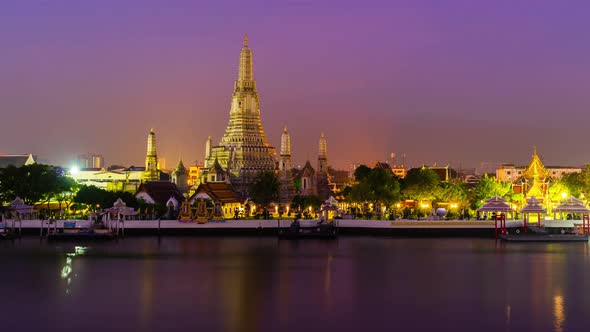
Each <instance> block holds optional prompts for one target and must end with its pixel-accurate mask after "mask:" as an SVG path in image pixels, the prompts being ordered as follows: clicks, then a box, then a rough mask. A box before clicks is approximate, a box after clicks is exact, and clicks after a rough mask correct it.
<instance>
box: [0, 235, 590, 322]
mask: <svg viewBox="0 0 590 332" xmlns="http://www.w3.org/2000/svg"><path fill="white" fill-rule="evenodd" d="M39 243H40V242H39V241H38V240H36V239H32V240H31V241H27V239H26V238H24V239H23V241H22V242H15V243H14V244H10V246H8V245H6V244H4V246H3V247H2V250H0V261H1V262H2V267H3V270H2V280H3V282H2V283H0V294H2V296H3V298H7V299H10V301H5V303H4V306H3V304H2V301H0V312H2V313H4V314H5V315H6V316H7V317H13V316H14V317H15V321H18V322H19V323H18V324H19V326H18V328H17V327H16V326H15V327H11V328H5V326H2V327H3V330H7V331H9V330H15V331H17V330H19V331H20V330H27V331H34V330H43V328H44V327H47V326H51V327H53V326H56V327H57V326H59V327H62V328H63V324H61V325H59V324H57V323H56V322H57V321H59V320H63V319H67V329H69V330H83V331H86V332H90V331H108V330H110V329H112V328H114V327H116V328H118V329H121V330H128V331H137V330H142V331H143V330H145V331H164V330H166V331H173V330H175V329H176V330H179V329H180V328H182V330H187V331H188V330H201V331H263V332H264V331H281V332H283V331H285V332H290V331H301V330H305V329H307V330H310V331H311V330H318V331H330V330H340V331H347V330H350V331H362V330H364V331H388V330H392V329H393V328H394V327H395V328H396V329H399V330H408V329H407V328H405V327H407V326H412V327H414V328H413V329H412V330H423V331H427V330H455V331H481V332H486V331H558V332H563V331H569V330H572V331H578V330H580V331H581V330H585V329H587V328H588V326H589V325H590V323H588V321H587V320H586V317H585V315H586V312H587V311H586V310H585V309H586V308H587V307H588V305H589V304H590V300H588V298H587V297H585V296H582V294H587V293H589V292H590V283H585V282H584V280H585V278H587V276H588V275H590V264H588V258H587V257H588V247H587V246H584V245H546V244H526V245H514V244H510V245H506V246H502V247H499V246H496V245H495V242H494V241H493V240H489V239H425V240H421V239H400V238H373V237H342V238H339V239H338V240H337V242H319V241H318V242H314V241H300V242H297V243H295V242H284V241H283V242H279V241H276V239H271V238H214V237H210V238H197V237H186V238H183V237H175V238H163V239H162V240H161V241H160V242H157V239H156V238H126V239H124V240H123V241H119V242H113V243H108V244H102V243H101V244H93V247H92V248H85V247H74V246H71V247H67V249H62V248H63V247H61V246H60V247H55V246H54V245H48V244H47V243H46V242H42V243H41V244H39ZM27 246H28V247H27ZM23 280H26V281H27V282H22V281H23ZM2 285H4V286H5V287H4V288H2ZM31 285H35V286H36V287H31ZM64 290H65V291H66V293H67V294H68V295H64ZM7 303H8V304H7ZM23 307H27V308H28V310H27V312H24V311H22V309H18V308H23ZM29 308H30V309H29ZM17 309H18V310H17ZM31 312H39V315H38V318H37V319H34V320H31V319H27V317H28V315H30V313H31ZM87 313H93V315H95V316H93V317H106V318H108V319H97V320H94V319H93V320H92V322H91V323H89V320H88V315H87ZM425 313H427V319H425V318H424V317H425V316H424V314H425ZM458 313H467V314H463V315H458ZM19 315H20V316H19ZM457 317H458V318H457ZM457 319H461V323H462V325H461V326H460V327H459V328H457V325H456V324H457ZM52 324H53V325H52ZM309 326H312V328H308V327H309ZM9 327H10V324H9Z"/></svg>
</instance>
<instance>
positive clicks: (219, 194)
mask: <svg viewBox="0 0 590 332" xmlns="http://www.w3.org/2000/svg"><path fill="white" fill-rule="evenodd" d="M195 198H210V199H211V200H212V201H214V202H221V203H224V204H225V203H242V199H241V198H240V196H239V195H238V194H237V193H236V192H235V190H234V189H233V187H232V186H231V185H229V184H227V183H225V182H218V183H217V182H208V183H201V184H199V186H198V187H197V189H196V190H195V194H194V195H193V196H192V197H191V198H190V201H193V200H194V199H195Z"/></svg>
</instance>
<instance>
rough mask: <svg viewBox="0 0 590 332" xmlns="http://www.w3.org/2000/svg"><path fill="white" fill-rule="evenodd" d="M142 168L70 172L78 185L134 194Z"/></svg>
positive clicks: (139, 181)
mask: <svg viewBox="0 0 590 332" xmlns="http://www.w3.org/2000/svg"><path fill="white" fill-rule="evenodd" d="M143 171H144V168H143V167H130V168H123V169H113V170H110V171H109V170H106V169H104V168H81V169H79V170H76V171H73V172H72V171H70V174H69V175H70V177H72V178H73V179H74V180H76V182H77V183H78V184H81V185H87V186H95V187H98V188H101V189H104V190H108V191H128V192H131V193H134V192H135V191H137V188H138V187H139V184H140V183H141V179H142V175H143Z"/></svg>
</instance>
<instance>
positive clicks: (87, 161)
mask: <svg viewBox="0 0 590 332" xmlns="http://www.w3.org/2000/svg"><path fill="white" fill-rule="evenodd" d="M78 167H79V168H103V167H105V165H104V157H103V156H102V155H99V154H95V153H90V154H84V155H80V156H78Z"/></svg>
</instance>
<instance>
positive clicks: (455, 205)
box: [451, 203, 459, 209]
mask: <svg viewBox="0 0 590 332" xmlns="http://www.w3.org/2000/svg"><path fill="white" fill-rule="evenodd" d="M457 207H459V206H458V205H457V203H452V204H451V209H456V208H457Z"/></svg>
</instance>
